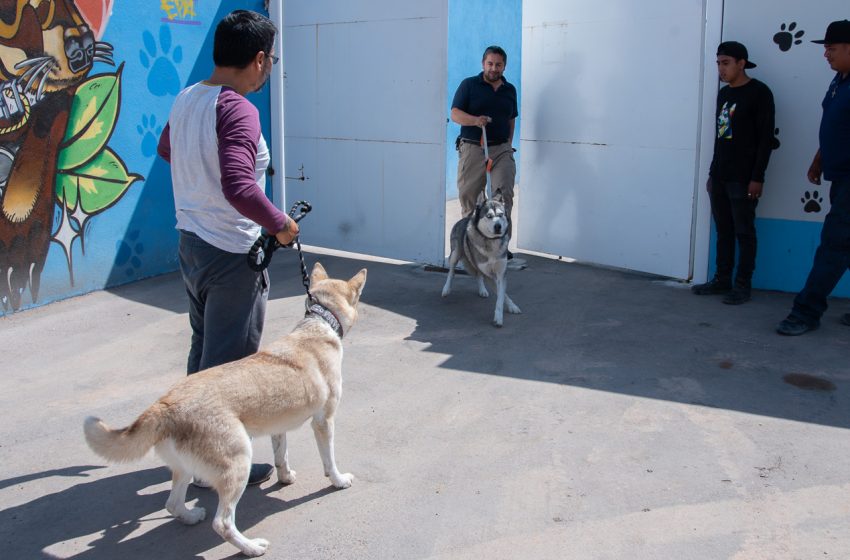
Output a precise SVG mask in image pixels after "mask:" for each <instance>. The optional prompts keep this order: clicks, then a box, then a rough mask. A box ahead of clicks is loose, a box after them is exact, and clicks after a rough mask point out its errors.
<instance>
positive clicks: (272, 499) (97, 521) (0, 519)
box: [0, 465, 337, 560]
mask: <svg viewBox="0 0 850 560" xmlns="http://www.w3.org/2000/svg"><path fill="white" fill-rule="evenodd" d="M101 468H106V467H103V466H94V465H84V466H73V467H68V468H64V469H56V470H51V471H44V472H40V473H35V474H30V475H25V476H19V477H14V478H10V479H7V480H3V481H0V489H2V488H7V487H11V486H14V485H16V484H22V483H25V482H32V481H35V480H38V479H43V478H46V477H50V476H64V477H88V476H90V475H89V474H88V473H89V472H91V471H94V470H96V469H101ZM170 481H171V473H170V471H169V470H168V468H166V467H158V468H149V469H144V470H140V471H134V472H129V473H123V474H119V475H115V476H109V477H106V478H98V479H97V480H93V481H91V482H81V483H78V484H75V485H73V486H71V487H69V488H66V489H64V490H60V491H59V492H55V493H52V494H47V495H44V496H41V497H39V498H36V499H34V500H32V501H29V502H26V503H23V504H21V505H18V506H13V507H10V508H7V509H5V510H2V511H0V543H2V544H0V546H2V550H3V557H4V558H26V559H36V558H60V557H61V558H74V559H85V560H88V559H97V560H106V559H109V560H115V559H116V558H122V559H125V560H126V559H132V558H139V559H141V558H144V559H150V558H156V559H157V560H169V559H172V558H174V559H177V558H181V559H183V558H193V557H194V558H199V557H200V555H201V554H202V553H204V552H206V551H208V550H210V549H212V548H215V547H217V546H219V545H221V544H222V543H223V542H224V541H223V540H222V539H221V537H219V536H218V534H217V533H216V532H215V531H214V530H213V528H212V523H211V519H212V517H213V516H214V514H215V510H216V507H217V505H218V496H217V495H216V493H215V491H213V490H207V489H199V488H195V487H190V488H189V492H188V493H187V496H186V498H187V501H189V502H191V501H192V500H195V499H197V504H196V505H199V506H201V507H204V508H206V510H207V517H206V519H205V520H204V521H201V522H200V523H199V524H197V525H194V526H188V525H184V524H183V523H181V522H180V521H178V520H177V519H173V518H171V516H170V515H169V514H168V512H167V511H166V510H165V501H166V499H167V498H168V493H169V492H170V490H171V483H170ZM160 485H161V486H162V489H161V490H160V489H159V486H160ZM151 487H156V488H154V489H153V490H152V491H150V490H146V489H150V488H151ZM282 488H283V485H282V484H280V483H277V484H274V485H272V486H268V487H266V488H249V489H247V490H246V491H245V493H244V494H243V495H242V499H241V500H240V501H239V505H238V506H237V511H236V520H237V526H238V527H239V530H240V531H242V532H243V533H246V532H247V535H246V536H249V538H256V537H259V536H263V535H254V534H252V533H251V531H250V529H251V528H252V527H254V526H255V525H256V524H257V523H259V522H260V521H262V520H263V519H265V518H267V517H269V516H271V515H274V514H277V513H281V512H284V511H286V510H288V509H290V508H293V507H297V506H299V505H301V504H304V503H307V502H310V501H312V500H316V499H319V498H321V497H323V496H326V495H328V494H330V493H332V492H335V491H336V490H337V489H336V488H334V487H333V486H328V487H325V488H322V489H320V490H317V491H315V492H312V493H310V494H306V495H303V496H299V497H297V498H294V499H291V500H286V499H283V498H282V497H281V496H280V494H281V493H280V490H281V489H282ZM168 518H170V521H167V522H162V521H163V520H164V519H168ZM146 526H147V527H146ZM148 527H150V528H148ZM227 546H231V545H227ZM54 547H56V548H57V549H60V550H61V551H62V553H61V555H60V554H59V553H58V551H56V550H55V549H54ZM69 548H71V549H72V550H73V552H71V553H70V554H68V549H69ZM233 552H234V554H233V555H232V557H233V558H241V557H242V555H241V553H239V551H238V550H237V549H236V548H233Z"/></svg>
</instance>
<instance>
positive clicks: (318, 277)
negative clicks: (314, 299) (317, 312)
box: [310, 261, 328, 287]
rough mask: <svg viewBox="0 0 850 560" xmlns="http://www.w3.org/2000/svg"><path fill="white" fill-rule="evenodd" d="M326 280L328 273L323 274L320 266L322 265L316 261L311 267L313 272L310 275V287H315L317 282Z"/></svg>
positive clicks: (322, 268)
mask: <svg viewBox="0 0 850 560" xmlns="http://www.w3.org/2000/svg"><path fill="white" fill-rule="evenodd" d="M327 279H328V273H327V272H325V267H323V266H322V263H320V262H318V261H317V262H316V264H314V265H313V272H311V273H310V286H311V287H312V286H315V285H316V283H317V282H321V281H322V280H327Z"/></svg>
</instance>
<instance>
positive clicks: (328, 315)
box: [304, 302, 342, 339]
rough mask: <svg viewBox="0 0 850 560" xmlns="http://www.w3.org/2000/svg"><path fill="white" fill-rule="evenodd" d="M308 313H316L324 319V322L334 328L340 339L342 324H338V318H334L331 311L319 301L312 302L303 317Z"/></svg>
mask: <svg viewBox="0 0 850 560" xmlns="http://www.w3.org/2000/svg"><path fill="white" fill-rule="evenodd" d="M310 315H316V316H318V317H321V318H322V319H324V320H325V322H326V323H327V324H328V325H330V327H331V328H332V329H333V330H334V332H335V333H336V334H337V336H338V337H339V338H340V339H341V338H342V324H340V322H339V319H337V318H336V315H334V313H333V311H331V310H330V309H328V308H327V307H325V306H324V305H322V304H321V303H318V302H314V303H311V304H310V305H309V306H308V307H307V312H306V313H304V317H309V316H310Z"/></svg>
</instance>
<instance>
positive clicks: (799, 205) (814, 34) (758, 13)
mask: <svg viewBox="0 0 850 560" xmlns="http://www.w3.org/2000/svg"><path fill="white" fill-rule="evenodd" d="M848 17H850V5H848V3H847V1H846V0H819V1H818V2H811V3H804V2H800V1H799V0H727V1H726V7H725V10H724V14H723V40H724V41H726V40H730V41H740V42H742V43H744V44H745V45H746V46H747V50H748V51H749V55H750V58H751V59H752V60H753V62H755V63H756V64H757V65H758V66H757V67H756V68H754V69H752V70H749V71H748V74H749V75H750V76H752V77H754V78H758V79H759V80H761V81H763V82H765V83H766V84H767V85H768V86H770V88H771V90H773V96H774V99H775V101H776V126H777V128H778V129H779V133H778V137H779V139H780V141H781V143H782V145H781V146H780V148H779V149H778V150H776V151H775V152H773V155H772V156H771V159H770V164H769V165H768V168H767V174H766V176H765V186H764V195H763V196H762V198H761V200H760V201H759V207H758V215H759V217H760V218H777V219H784V220H799V221H813V222H817V221H822V220H823V218H824V216H825V215H826V212H827V211H828V209H829V197H828V192H829V184H828V183H824V184H823V185H822V186H821V187H816V186H814V185H812V184H810V183H809V182H808V180H807V179H806V172H807V171H808V169H809V165H810V164H811V162H812V158H813V157H814V155H815V152H816V151H817V149H818V126H819V123H820V118H821V113H822V111H821V101H822V100H823V96H824V94H825V93H826V89H827V87H828V86H829V83H830V80H832V78H833V76H834V75H835V72H834V71H832V70H831V69H830V68H829V64H827V62H826V60H825V59H824V58H823V46H822V45H817V44H812V43H811V40H812V39H823V37H824V34H825V33H826V26H827V25H828V24H829V23H830V22H831V21H833V20H837V19H845V18H848ZM814 191H819V192H818V195H817V198H814V197H813V192H814ZM813 200H814V202H815V203H816V205H815V204H813V203H812V202H811V201H813ZM816 209H817V210H816Z"/></svg>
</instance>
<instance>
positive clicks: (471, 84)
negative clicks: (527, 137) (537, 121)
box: [452, 72, 519, 144]
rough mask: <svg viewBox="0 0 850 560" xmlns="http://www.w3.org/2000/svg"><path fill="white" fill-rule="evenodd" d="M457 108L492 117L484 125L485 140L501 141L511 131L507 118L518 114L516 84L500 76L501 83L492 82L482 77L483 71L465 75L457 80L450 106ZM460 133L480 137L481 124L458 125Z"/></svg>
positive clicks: (472, 138) (466, 137)
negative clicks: (457, 83)
mask: <svg viewBox="0 0 850 560" xmlns="http://www.w3.org/2000/svg"><path fill="white" fill-rule="evenodd" d="M455 108H457V109H460V110H461V111H463V112H464V113H468V114H470V115H473V116H476V117H477V116H480V115H487V116H488V117H490V118H491V119H493V121H492V122H491V123H490V124H488V125H487V143H488V144H504V143H505V142H507V141H508V136H509V135H510V133H511V128H510V121H511V119H515V118H516V117H517V115H519V111H518V110H517V105H516V88H515V87H514V86H513V85H512V84H510V83H508V81H507V80H506V79H505V78H504V76H503V77H502V85H500V86H499V89H497V90H493V86H491V85H490V84H488V83H487V82H485V81H484V72H480V73H479V74H478V75H477V76H472V77H470V78H466V79H465V80H464V81H462V82H461V83H460V85H459V86H458V88H457V91H456V92H455V96H454V99H453V100H452V109H455ZM460 136H461V138H465V139H467V140H472V141H473V142H480V141H481V128H480V127H477V126H461V127H460Z"/></svg>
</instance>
